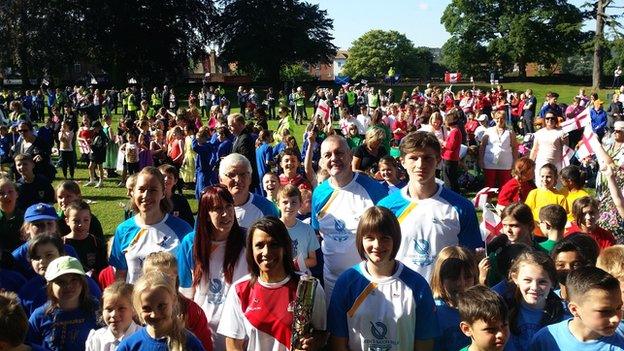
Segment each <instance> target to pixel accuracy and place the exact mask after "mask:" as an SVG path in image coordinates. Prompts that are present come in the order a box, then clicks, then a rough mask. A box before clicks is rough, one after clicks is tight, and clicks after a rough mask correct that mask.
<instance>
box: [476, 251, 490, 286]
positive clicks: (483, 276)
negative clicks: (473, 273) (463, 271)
mask: <svg viewBox="0 0 624 351" xmlns="http://www.w3.org/2000/svg"><path fill="white" fill-rule="evenodd" d="M490 268H491V265H490V259H489V258H487V257H484V258H483V259H482V260H481V261H479V284H485V281H486V280H487V275H488V273H489V272H490Z"/></svg>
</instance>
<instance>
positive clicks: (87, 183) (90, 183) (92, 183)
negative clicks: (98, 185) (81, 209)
mask: <svg viewBox="0 0 624 351" xmlns="http://www.w3.org/2000/svg"><path fill="white" fill-rule="evenodd" d="M94 184H95V182H94V181H92V180H90V181H88V182H86V183H85V185H84V186H91V185H94Z"/></svg>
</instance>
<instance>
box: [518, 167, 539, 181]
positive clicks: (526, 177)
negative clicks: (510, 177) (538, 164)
mask: <svg viewBox="0 0 624 351" xmlns="http://www.w3.org/2000/svg"><path fill="white" fill-rule="evenodd" d="M534 177H535V167H531V168H529V169H527V170H526V171H524V172H523V173H522V174H521V175H520V179H518V180H519V181H521V182H528V181H530V180H533V178H534Z"/></svg>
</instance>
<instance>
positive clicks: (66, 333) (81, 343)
mask: <svg viewBox="0 0 624 351" xmlns="http://www.w3.org/2000/svg"><path fill="white" fill-rule="evenodd" d="M93 304H94V307H97V302H95V301H94V302H93ZM47 307H48V304H47V303H46V304H45V305H43V306H41V307H39V308H37V309H36V310H35V312H33V314H32V315H31V316H30V319H28V336H27V338H26V339H27V340H28V341H30V342H32V343H34V344H37V345H41V346H43V347H44V348H46V349H49V350H51V351H69V350H84V348H85V342H86V341H87V337H88V336H89V332H90V331H91V329H97V327H98V326H97V322H96V315H95V311H91V312H88V311H84V310H83V309H81V308H77V309H75V310H73V311H63V310H61V309H60V308H57V309H55V310H54V311H52V312H51V313H49V314H46V313H45V310H46V308H47Z"/></svg>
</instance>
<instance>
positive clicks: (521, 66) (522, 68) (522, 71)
mask: <svg viewBox="0 0 624 351" xmlns="http://www.w3.org/2000/svg"><path fill="white" fill-rule="evenodd" d="M526 66H527V64H526V60H524V59H521V60H518V77H520V78H526V76H527V72H526Z"/></svg>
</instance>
